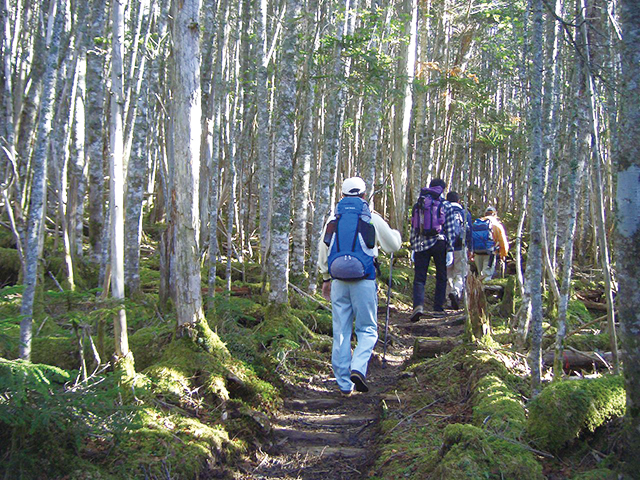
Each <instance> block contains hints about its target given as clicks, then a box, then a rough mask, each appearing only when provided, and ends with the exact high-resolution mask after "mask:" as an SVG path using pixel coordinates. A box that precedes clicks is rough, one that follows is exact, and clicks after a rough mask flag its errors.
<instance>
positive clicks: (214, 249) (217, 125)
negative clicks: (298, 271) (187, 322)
mask: <svg viewBox="0 0 640 480" xmlns="http://www.w3.org/2000/svg"><path fill="white" fill-rule="evenodd" d="M228 12H229V8H228V2H226V1H225V2H223V3H222V4H221V5H218V13H217V17H216V26H215V30H216V57H215V59H216V60H215V63H214V68H213V71H212V72H211V82H210V85H211V91H210V94H209V111H208V112H207V115H206V116H207V119H206V122H207V129H206V132H207V133H206V136H205V137H204V139H205V140H204V144H205V145H204V151H205V155H204V161H205V162H208V164H209V171H210V172H211V173H210V179H209V215H208V218H209V277H208V286H209V295H208V297H207V308H208V309H209V310H212V309H213V307H214V295H215V287H216V276H217V273H216V270H217V260H218V250H219V247H218V204H219V190H220V183H221V182H222V178H221V175H220V168H219V165H220V130H221V116H222V110H221V102H220V98H221V96H222V94H221V91H222V87H221V83H222V58H223V48H222V45H223V40H224V28H222V26H223V25H226V24H227V16H228Z"/></svg>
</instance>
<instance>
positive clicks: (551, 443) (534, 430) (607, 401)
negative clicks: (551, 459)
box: [527, 375, 626, 452]
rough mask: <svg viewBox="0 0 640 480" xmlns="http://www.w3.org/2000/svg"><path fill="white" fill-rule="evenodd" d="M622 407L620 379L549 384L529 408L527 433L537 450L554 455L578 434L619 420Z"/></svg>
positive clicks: (622, 388)
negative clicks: (616, 418) (612, 419)
mask: <svg viewBox="0 0 640 480" xmlns="http://www.w3.org/2000/svg"><path fill="white" fill-rule="evenodd" d="M625 406H626V394H625V389H624V382H623V379H622V377H621V376H612V375H606V376H603V377H599V378H590V379H581V380H565V381H558V382H553V383H551V384H550V385H548V386H547V387H546V388H545V389H544V390H543V391H542V392H541V393H540V394H539V395H538V396H537V397H536V398H535V399H533V400H532V401H531V403H530V404H529V420H528V423H527V432H528V435H529V437H530V438H531V440H532V441H533V442H534V443H535V444H536V445H538V446H539V447H540V448H543V449H546V450H549V451H552V452H557V451H559V450H560V449H561V448H563V447H564V446H565V445H567V444H568V443H569V442H570V441H571V440H573V439H575V438H577V437H578V436H579V435H580V433H581V432H583V431H594V430H595V429H596V428H597V427H599V426H600V425H602V424H604V423H605V422H606V421H608V420H610V419H611V418H614V417H619V416H623V415H624V411H625Z"/></svg>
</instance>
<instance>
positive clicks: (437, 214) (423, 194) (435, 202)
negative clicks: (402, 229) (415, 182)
mask: <svg viewBox="0 0 640 480" xmlns="http://www.w3.org/2000/svg"><path fill="white" fill-rule="evenodd" d="M440 194H441V192H440V191H436V190H433V189H431V188H423V189H421V190H420V196H419V197H418V201H417V202H416V203H415V205H414V206H413V210H412V211H411V227H412V228H413V229H415V230H417V231H418V232H420V233H421V234H422V235H425V236H427V237H434V236H436V235H438V234H439V233H440V232H442V226H443V225H444V209H443V208H442V202H441V201H440Z"/></svg>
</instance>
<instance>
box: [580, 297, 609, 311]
mask: <svg viewBox="0 0 640 480" xmlns="http://www.w3.org/2000/svg"><path fill="white" fill-rule="evenodd" d="M580 301H581V302H582V303H584V306H585V307H587V308H588V309H589V310H597V311H599V312H606V311H607V304H606V303H600V302H594V301H592V300H586V299H584V298H581V299H580Z"/></svg>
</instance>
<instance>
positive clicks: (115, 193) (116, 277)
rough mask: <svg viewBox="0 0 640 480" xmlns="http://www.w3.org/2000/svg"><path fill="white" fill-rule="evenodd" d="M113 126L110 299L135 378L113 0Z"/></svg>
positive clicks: (122, 353) (117, 3) (119, 19)
mask: <svg viewBox="0 0 640 480" xmlns="http://www.w3.org/2000/svg"><path fill="white" fill-rule="evenodd" d="M111 25H112V28H113V36H112V41H111V124H110V139H111V152H110V157H111V158H110V160H111V161H110V168H109V176H110V182H109V184H110V185H109V193H110V197H109V209H110V212H111V213H110V217H111V218H110V228H109V231H110V233H111V253H110V258H111V262H110V265H111V296H112V297H113V298H114V299H115V300H116V301H118V302H120V305H119V308H118V309H117V311H116V314H115V318H114V325H113V337H114V347H115V356H116V362H117V363H118V364H119V366H120V368H121V369H122V371H123V372H124V373H125V374H126V375H127V376H128V377H132V376H133V375H134V373H135V371H134V368H133V355H132V353H131V352H130V350H129V338H128V335H127V313H126V310H125V308H124V131H123V107H124V85H123V72H122V67H123V58H124V54H123V48H124V0H113V3H112V10H111Z"/></svg>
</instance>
